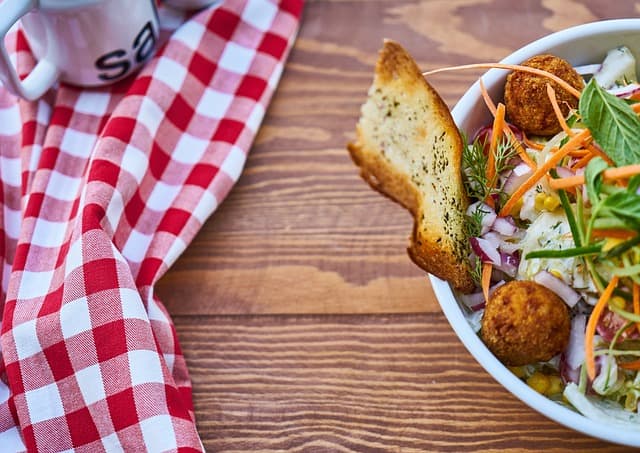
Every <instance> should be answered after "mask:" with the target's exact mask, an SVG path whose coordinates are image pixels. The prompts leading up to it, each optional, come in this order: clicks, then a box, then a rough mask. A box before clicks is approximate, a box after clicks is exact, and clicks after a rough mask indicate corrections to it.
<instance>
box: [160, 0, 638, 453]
mask: <svg viewBox="0 0 640 453" xmlns="http://www.w3.org/2000/svg"><path fill="white" fill-rule="evenodd" d="M638 13H640V7H639V6H638V4H637V3H636V2H603V1H598V0H590V1H577V0H522V1H518V2H514V1H513V0H429V1H414V0H397V1H393V2H389V1H386V0H307V3H306V7H305V11H304V16H303V24H302V28H301V30H300V33H299V36H298V39H297V41H296V43H295V47H294V49H293V51H292V53H291V55H290V58H289V60H288V62H287V65H286V67H285V70H284V74H283V77H282V80H281V82H280V84H279V86H278V89H277V92H276V94H275V96H274V98H273V100H272V102H271V104H270V106H269V109H268V111H267V114H266V117H265V119H264V122H263V125H262V128H261V130H260V133H259V134H258V136H257V137H256V140H255V144H254V146H253V148H252V150H251V152H250V155H249V158H248V161H247V164H246V168H245V171H244V172H243V174H242V176H241V178H240V181H239V182H238V184H237V185H236V186H235V187H234V189H233V190H232V192H231V194H230V196H229V197H228V198H227V199H226V200H225V201H224V202H223V203H222V205H221V206H220V208H219V209H218V211H217V212H216V213H215V214H214V215H213V216H212V218H211V219H210V220H209V221H208V222H207V223H206V224H205V225H204V227H203V228H202V231H201V232H200V234H199V235H198V236H197V237H196V239H195V240H194V241H193V243H192V244H191V245H190V246H189V247H188V248H187V250H186V252H185V253H184V255H183V256H182V257H181V258H180V259H179V260H178V262H177V263H176V264H175V266H174V267H173V268H172V269H171V270H170V271H169V272H168V273H167V274H166V275H165V276H164V278H163V279H162V280H161V281H160V282H159V284H158V285H157V288H156V293H157V295H158V296H159V298H160V299H161V300H162V301H164V302H165V305H166V306H167V309H168V310H169V312H170V313H171V314H172V316H173V318H174V320H175V323H176V328H177V331H178V335H179V337H180V340H181V345H182V348H183V350H184V353H185V355H186V357H187V361H188V365H189V368H190V372H191V376H192V379H193V391H194V402H195V408H196V415H197V419H198V424H199V429H200V433H201V436H202V439H203V442H204V445H205V446H206V447H207V449H208V450H209V451H367V452H368V451H542V450H544V451H558V452H559V451H570V450H575V451H625V449H623V448H620V447H616V446H613V445H609V444H605V443H603V442H600V441H596V440H594V439H591V438H589V437H586V436H584V435H581V434H577V433H574V432H573V431H570V430H568V429H566V428H564V427H562V426H560V425H558V424H557V423H554V422H552V421H550V420H547V419H546V418H544V417H543V416H541V415H539V414H537V413H535V412H534V411H533V410H532V409H530V408H528V407H527V406H526V405H525V404H524V403H522V402H520V401H519V400H517V399H515V398H514V397H513V396H511V395H510V394H509V393H508V392H507V391H506V390H504V389H503V388H502V387H501V386H500V385H498V384H497V383H496V382H495V381H494V380H493V379H492V378H491V377H490V376H489V375H488V374H487V373H486V372H485V371H484V370H482V369H481V368H480V367H479V366H478V364H477V363H476V362H475V361H474V359H473V358H472V357H471V356H470V355H469V354H468V353H467V352H466V350H465V349H464V347H463V346H462V345H461V343H460V342H459V340H458V339H457V337H456V336H455V334H454V333H453V331H452V329H451V328H450V327H449V325H448V324H447V322H446V320H445V319H444V317H443V316H442V314H441V312H440V309H439V307H438V304H437V301H436V300H435V297H434V295H433V292H432V290H431V287H430V285H429V282H428V280H427V279H426V278H425V275H424V274H423V273H422V271H420V270H419V269H418V268H417V267H416V266H414V265H413V264H412V263H411V261H410V260H409V258H408V257H407V254H406V251H405V249H406V246H407V236H408V235H409V233H410V229H411V222H412V220H411V218H410V216H409V215H408V213H406V212H405V211H404V210H403V209H402V208H400V207H399V206H397V205H395V204H393V203H392V202H390V201H389V200H388V199H385V198H383V197H381V196H380V195H378V194H377V193H375V192H373V191H372V190H371V189H370V188H369V187H368V186H367V185H366V184H365V183H364V182H363V181H362V180H361V179H360V178H359V177H358V175H357V170H356V168H355V166H354V165H353V164H352V162H351V161H350V160H349V157H348V155H347V153H346V150H345V145H346V143H347V142H348V141H349V140H351V139H352V138H353V137H354V126H355V123H356V120H357V118H358V115H359V108H360V105H361V104H362V102H363V101H364V98H365V96H366V92H367V89H368V87H369V84H370V83H371V79H372V75H373V65H374V63H375V60H376V55H377V51H378V49H379V48H380V46H381V43H382V40H383V38H385V37H388V38H393V39H395V40H397V41H399V42H401V43H402V44H403V45H404V46H405V47H406V48H407V49H408V50H409V51H410V52H411V53H412V54H413V56H414V57H415V59H416V60H417V61H418V63H419V65H420V66H421V67H423V68H424V69H425V70H428V69H432V68H437V67H442V66H448V65H456V64H465V63H473V62H478V61H497V60H499V59H501V58H503V57H505V56H506V55H507V54H508V53H510V52H511V51H513V50H515V49H517V48H518V47H520V46H522V45H524V44H526V43H528V42H530V41H532V40H535V39H537V38H539V37H541V36H543V35H546V34H548V33H550V32H552V31H555V30H559V29H562V28H565V27H568V26H572V25H576V24H579V23H584V22H590V21H593V20H598V19H607V18H619V17H634V16H637V15H638ZM479 74H480V73H479V72H454V73H446V74H441V75H438V76H434V77H432V78H431V79H430V82H431V83H432V84H433V85H434V86H435V88H436V89H437V90H438V91H439V92H440V94H441V95H442V97H443V99H444V100H445V101H446V102H447V103H448V105H449V106H453V105H454V104H455V102H456V101H457V99H458V98H459V97H460V96H461V95H462V94H463V93H464V91H465V90H466V89H467V87H468V86H470V85H471V83H472V82H473V81H474V80H475V79H476V78H477V76H478V75H479ZM276 314H277V315H276Z"/></svg>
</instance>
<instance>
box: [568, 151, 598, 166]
mask: <svg viewBox="0 0 640 453" xmlns="http://www.w3.org/2000/svg"><path fill="white" fill-rule="evenodd" d="M594 157H596V156H595V155H593V154H587V155H585V156H583V157H582V158H581V159H580V160H579V161H578V162H576V163H575V164H573V165H572V166H571V169H572V170H577V169H579V168H583V167H586V166H587V164H588V163H589V162H591V159H593V158H594Z"/></svg>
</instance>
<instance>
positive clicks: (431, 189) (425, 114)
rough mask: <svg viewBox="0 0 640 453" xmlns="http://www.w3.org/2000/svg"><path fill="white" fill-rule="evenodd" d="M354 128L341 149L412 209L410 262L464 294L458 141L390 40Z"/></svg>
mask: <svg viewBox="0 0 640 453" xmlns="http://www.w3.org/2000/svg"><path fill="white" fill-rule="evenodd" d="M356 133H357V139H356V141H355V142H353V143H349V145H348V150H349V153H350V154H351V158H352V159H353V161H354V162H355V164H356V165H358V166H359V167H360V174H361V176H362V177H363V179H364V180H365V181H367V182H368V183H369V184H370V185H371V187H373V188H374V189H376V190H378V191H379V192H381V193H383V194H384V195H387V196H388V197H390V198H391V199H393V200H395V201H396V202H398V203H400V204H401V205H402V206H404V207H405V208H407V209H408V210H409V211H410V212H411V213H412V214H413V217H414V226H413V233H412V235H411V238H410V244H409V247H408V253H409V256H410V257H411V259H412V260H413V261H414V262H415V263H416V264H417V265H418V266H420V267H421V268H422V269H424V270H425V271H427V272H429V273H431V274H433V275H436V276H438V277H439V278H442V279H444V280H447V281H449V282H450V283H451V284H452V285H453V287H454V288H456V289H457V290H459V291H461V292H471V291H472V290H473V289H474V287H475V284H474V281H473V279H472V277H471V269H470V265H469V260H468V255H469V248H468V247H469V246H468V243H469V241H468V238H467V235H466V233H465V212H466V209H467V206H468V199H467V195H466V193H465V189H464V186H463V179H462V152H463V147H464V146H465V145H464V143H463V140H462V138H461V136H460V132H459V131H458V128H457V126H456V124H455V123H454V121H453V118H452V117H451V113H450V112H449V109H448V107H447V105H446V104H445V103H444V101H443V100H442V99H441V98H440V96H439V95H438V93H436V91H435V90H434V89H433V88H432V87H431V86H430V85H429V83H428V82H427V81H426V80H425V78H424V77H423V76H422V73H421V71H420V69H419V68H418V65H417V64H416V63H415V61H414V60H413V58H412V57H411V56H410V55H409V54H408V53H407V51H406V50H405V49H403V48H402V46H400V45H399V44H398V43H396V42H393V41H390V40H386V41H385V42H384V45H383V47H382V50H381V51H380V55H379V58H378V62H377V64H376V67H375V74H374V80H373V84H372V85H371V87H370V89H369V93H368V98H367V100H366V102H365V103H364V105H363V106H362V109H361V116H360V120H359V122H358V124H357V127H356Z"/></svg>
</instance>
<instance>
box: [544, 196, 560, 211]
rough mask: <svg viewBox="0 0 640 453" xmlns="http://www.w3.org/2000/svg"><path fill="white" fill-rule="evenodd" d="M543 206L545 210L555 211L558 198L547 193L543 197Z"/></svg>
mask: <svg viewBox="0 0 640 453" xmlns="http://www.w3.org/2000/svg"><path fill="white" fill-rule="evenodd" d="M543 206H544V208H545V209H546V210H547V211H555V209H556V208H557V207H558V206H560V200H559V199H558V198H557V197H554V196H553V195H549V196H547V197H546V198H545V199H544V203H543Z"/></svg>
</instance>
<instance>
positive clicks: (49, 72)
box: [0, 0, 159, 100]
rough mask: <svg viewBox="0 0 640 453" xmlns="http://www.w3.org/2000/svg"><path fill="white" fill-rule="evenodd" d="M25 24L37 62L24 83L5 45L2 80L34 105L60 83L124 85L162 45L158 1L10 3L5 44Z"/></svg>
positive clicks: (0, 24) (3, 16) (0, 33)
mask: <svg viewBox="0 0 640 453" xmlns="http://www.w3.org/2000/svg"><path fill="white" fill-rule="evenodd" d="M20 19H22V25H23V28H24V32H25V35H26V37H27V41H28V42H29V45H30V47H31V50H32V52H33V54H34V56H35V57H36V59H37V60H38V61H37V63H36V66H35V67H34V68H33V70H32V71H31V72H30V73H29V74H28V75H27V76H26V78H25V79H24V80H20V78H19V77H18V74H17V73H16V69H15V68H14V66H13V65H12V63H11V61H10V60H9V55H8V53H7V50H6V48H5V46H4V45H3V44H2V43H0V80H2V83H3V84H4V86H5V87H6V88H7V89H8V90H9V91H11V92H12V93H14V94H16V95H19V96H21V97H23V98H25V99H29V100H33V99H37V98H39V97H40V96H42V95H43V94H44V93H45V92H46V91H47V90H48V89H49V88H50V87H51V86H52V85H53V84H54V83H55V82H56V81H57V80H62V81H64V82H68V83H70V84H74V85H80V86H100V85H106V84H109V83H112V82H115V81H117V80H120V79H122V78H124V77H126V76H127V75H129V74H130V73H132V72H133V71H134V70H135V69H137V68H138V67H139V66H141V65H142V64H143V63H144V62H145V61H147V60H148V59H149V58H150V57H151V56H152V55H153V53H154V52H155V49H156V43H157V41H158V32H159V24H158V16H157V12H156V7H155V1H154V0H5V1H3V2H2V3H0V40H2V39H3V38H4V36H5V34H6V33H7V31H8V30H9V29H10V28H11V26H12V25H13V24H14V23H15V22H17V21H18V20H20Z"/></svg>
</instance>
